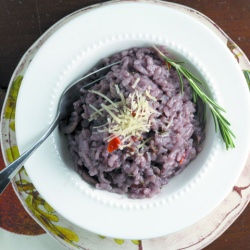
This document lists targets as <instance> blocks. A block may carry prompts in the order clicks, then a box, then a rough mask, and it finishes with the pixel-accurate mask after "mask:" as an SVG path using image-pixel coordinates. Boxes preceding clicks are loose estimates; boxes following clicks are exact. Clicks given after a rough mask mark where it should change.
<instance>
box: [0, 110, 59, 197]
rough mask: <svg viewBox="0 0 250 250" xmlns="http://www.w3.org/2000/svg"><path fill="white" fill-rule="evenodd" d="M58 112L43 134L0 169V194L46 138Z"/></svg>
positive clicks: (57, 118) (53, 127) (57, 119)
mask: <svg viewBox="0 0 250 250" xmlns="http://www.w3.org/2000/svg"><path fill="white" fill-rule="evenodd" d="M59 115H60V114H59V113H58V114H57V116H56V118H55V119H54V121H53V122H52V123H51V125H50V126H49V128H48V129H47V131H46V132H45V133H44V134H43V136H42V137H41V138H40V139H39V140H38V141H37V142H36V143H35V144H34V145H33V146H32V147H31V148H29V149H28V150H27V151H25V152H24V153H23V154H22V155H21V156H20V157H18V158H17V159H16V160H14V161H13V162H12V163H10V164H9V165H8V166H7V167H6V168H4V169H3V170H2V171H0V194H2V193H3V191H4V190H5V188H6V187H7V186H8V185H9V183H10V181H11V180H12V178H13V177H14V176H15V175H16V174H17V172H18V171H19V170H20V169H21V167H22V166H23V163H24V162H25V161H26V160H27V159H28V158H29V157H30V155H31V154H32V153H33V152H34V151H35V150H36V149H37V148H38V147H39V146H40V145H41V144H42V143H43V142H44V141H45V140H46V139H47V138H48V136H49V135H50V134H51V133H52V132H53V130H54V129H55V128H56V126H57V125H58V123H59Z"/></svg>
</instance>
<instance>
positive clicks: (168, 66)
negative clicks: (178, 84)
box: [164, 61, 171, 70]
mask: <svg viewBox="0 0 250 250" xmlns="http://www.w3.org/2000/svg"><path fill="white" fill-rule="evenodd" d="M164 64H165V65H166V66H167V68H168V70H170V69H171V64H170V63H169V62H167V61H165V62H164Z"/></svg>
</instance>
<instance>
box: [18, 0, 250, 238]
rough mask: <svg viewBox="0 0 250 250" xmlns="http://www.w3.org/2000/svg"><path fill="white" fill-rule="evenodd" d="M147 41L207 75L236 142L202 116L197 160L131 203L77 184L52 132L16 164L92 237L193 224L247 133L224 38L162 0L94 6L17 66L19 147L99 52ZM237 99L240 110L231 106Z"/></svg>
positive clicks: (243, 97)
mask: <svg viewBox="0 0 250 250" xmlns="http://www.w3.org/2000/svg"><path fill="white" fill-rule="evenodd" d="M111 13H112V15H111ZM128 17H129V18H128ZM149 17H150V18H149ZM100 20H102V21H101V22H100ZM86 24H88V25H86ZM152 44H162V45H165V46H167V47H168V48H169V51H170V53H171V54H172V55H173V57H175V58H177V59H183V60H184V61H185V62H187V64H188V65H189V67H190V69H191V70H192V71H193V72H194V73H195V74H198V75H200V76H201V77H202V78H203V79H204V80H205V81H206V82H207V84H208V87H209V91H210V92H211V95H212V96H213V98H214V99H215V100H216V102H218V103H219V104H220V105H221V106H222V107H224V108H225V109H226V111H227V113H226V116H227V118H228V120H230V121H231V122H232V130H233V132H234V133H235V134H236V137H237V138H236V140H235V144H236V148H235V149H233V150H229V151H226V150H225V146H224V144H223V142H222V140H221V139H220V136H219V135H217V134H215V132H214V125H213V121H212V119H211V116H210V114H209V113H208V120H207V128H206V134H207V138H206V141H205V143H204V150H203V151H202V152H201V153H200V154H199V155H198V157H197V158H196V159H195V160H194V161H193V162H192V163H191V164H190V165H189V167H188V168H187V169H186V170H185V171H184V172H183V173H181V174H180V175H179V176H176V177H175V178H173V179H172V180H171V181H170V183H169V184H168V185H166V186H165V187H164V188H163V189H162V192H161V193H160V194H159V195H157V196H155V197H153V198H152V199H144V200H131V199H128V198H127V197H126V196H123V195H117V194H112V193H108V192H106V191H101V190H96V189H95V188H93V187H90V186H89V185H88V184H86V183H85V182H84V181H83V180H82V179H81V178H80V176H79V175H78V174H77V173H76V172H75V171H74V170H73V169H72V167H71V161H70V159H69V157H68V153H67V150H66V147H65V142H64V139H63V138H62V136H61V135H60V133H59V131H58V130H56V131H55V132H54V133H53V135H52V136H51V137H50V138H49V139H48V140H47V141H46V142H45V143H44V144H43V145H42V146H41V147H40V148H39V149H38V150H37V152H36V153H35V154H34V155H33V156H32V157H31V158H30V159H29V160H28V161H27V162H26V163H25V168H26V171H27V173H28V175H29V177H30V178H31V180H32V182H33V184H34V185H35V187H36V188H37V190H38V191H39V193H40V194H41V195H42V196H43V197H44V198H45V199H46V201H48V202H49V203H50V205H52V206H53V207H54V208H55V209H56V211H58V213H60V214H61V215H63V216H64V217H65V218H66V219H68V220H69V221H71V222H72V223H74V224H76V225H78V226H80V227H82V228H85V229H87V230H89V231H92V232H95V233H98V234H101V235H105V236H111V237H115V238H123V239H145V238H154V237H159V236H163V235H166V234H170V233H173V232H176V231H178V230H181V229H183V228H186V227H188V226H190V225H192V224H194V223H195V222H197V221H198V220H200V219H201V218H203V217H204V216H206V215H207V214H209V213H210V212H211V211H212V210H213V209H214V208H215V207H216V206H217V205H218V204H219V203H220V202H221V201H222V200H223V199H224V198H225V196H226V195H227V193H228V192H229V190H230V189H231V187H232V186H233V184H234V183H235V181H236V180H237V178H238V176H239V175H240V173H241V170H242V168H243V167H244V164H245V162H246V157H247V154H248V152H249V141H246V140H245V138H249V130H248V128H249V125H250V120H249V117H245V121H244V123H242V122H241V120H242V114H244V113H249V107H250V105H249V98H248V92H247V87H246V84H245V80H244V77H243V74H242V72H241V70H240V67H239V66H238V64H237V63H236V61H235V59H234V57H233V56H232V54H231V53H229V51H228V49H227V48H226V47H225V45H224V44H223V43H222V42H221V40H219V39H218V37H216V36H215V35H214V34H213V33H212V32H211V31H210V30H209V29H208V28H207V27H206V26H205V25H203V24H202V23H200V22H198V21H197V20H196V19H193V18H192V17H190V16H188V15H186V14H185V13H183V12H180V11H178V10H174V9H172V8H168V6H166V5H162V6H161V5H160V4H158V5H156V4H153V3H147V2H138V3H137V2H129V1H128V2H126V1H125V2H114V3H113V4H106V5H102V6H101V7H99V8H94V9H90V10H88V11H86V12H85V13H84V14H81V15H78V16H75V17H74V18H73V19H72V20H71V21H69V22H68V23H67V24H65V25H64V26H62V27H61V28H60V29H58V30H57V31H56V32H55V33H54V34H53V35H52V36H51V37H50V38H49V39H48V40H47V41H46V42H45V43H44V44H43V45H42V46H41V48H40V49H39V50H38V52H37V54H36V55H35V56H34V58H33V60H32V62H31V63H30V65H29V67H28V69H27V71H26V73H25V76H24V79H23V83H22V85H21V89H20V91H19V95H18V100H17V108H16V135H17V142H18V147H19V149H20V151H21V152H23V151H24V150H25V149H26V148H27V147H28V146H29V145H30V144H32V143H33V142H34V141H35V140H36V139H37V138H38V137H39V136H40V135H41V134H42V133H43V131H45V130H46V128H47V127H48V125H49V123H50V122H51V120H52V119H53V116H54V114H55V111H56V107H57V102H58V99H59V97H60V94H61V93H62V91H63V90H64V88H65V87H66V86H67V85H68V84H69V83H70V82H72V81H73V80H74V79H76V78H77V77H79V76H80V75H81V74H83V73H85V72H87V71H88V70H89V69H90V68H91V67H92V66H93V65H95V63H96V62H97V61H99V60H100V59H101V58H103V57H105V56H108V55H111V54H113V53H115V52H118V51H121V50H124V49H126V48H130V47H134V46H150V45H152ZM207 48H211V49H210V50H209V51H208V50H207ZM228 86H230V87H228ZM235 88H237V93H238V98H237V99H235V98H234V97H235V96H234V94H235V92H234V89H235ZM232 100H234V101H233V102H232ZM239 106H240V107H242V113H241V112H238V111H237V107H239ZM234 161H237V162H238V164H237V166H236V165H235V164H233V163H234ZM225 175H226V178H223V177H224V176H225Z"/></svg>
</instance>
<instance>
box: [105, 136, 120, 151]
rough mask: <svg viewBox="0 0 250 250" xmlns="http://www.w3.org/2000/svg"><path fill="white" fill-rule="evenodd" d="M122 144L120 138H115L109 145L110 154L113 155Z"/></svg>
mask: <svg viewBox="0 0 250 250" xmlns="http://www.w3.org/2000/svg"><path fill="white" fill-rule="evenodd" d="M120 144H121V140H120V138H119V137H115V138H114V139H112V140H111V141H110V142H109V144H108V152H109V153H112V152H113V151H115V150H117V149H118V148H119V145H120Z"/></svg>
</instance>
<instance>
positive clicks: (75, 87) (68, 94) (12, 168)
mask: <svg viewBox="0 0 250 250" xmlns="http://www.w3.org/2000/svg"><path fill="white" fill-rule="evenodd" d="M118 63H120V61H118V62H115V63H112V64H109V65H107V66H105V67H102V68H99V69H98V70H96V71H93V72H91V73H89V74H87V75H85V76H83V77H81V78H80V79H78V80H77V81H75V82H74V83H72V84H70V85H69V87H67V88H66V89H65V90H64V91H63V93H62V95H61V97H60V100H59V103H58V107H57V113H56V116H55V118H54V121H53V122H52V123H51V125H50V126H49V128H48V129H47V131H46V132H45V133H44V135H43V136H42V137H41V138H40V139H39V140H38V141H37V142H36V143H35V144H34V145H33V146H32V147H31V148H30V149H28V150H27V151H25V152H24V153H23V154H22V155H21V156H20V157H19V158H17V159H16V160H15V161H13V162H12V163H11V164H9V165H8V166H7V167H6V168H4V169H3V170H2V171H0V194H2V192H3V191H4V190H5V188H6V187H7V186H8V184H9V183H10V181H11V180H12V178H13V177H14V176H15V175H16V174H17V172H18V171H19V170H20V168H21V167H22V166H23V163H24V162H25V161H26V160H27V159H28V158H29V157H30V156H31V154H32V153H33V152H34V151H35V150H36V149H37V148H38V147H39V146H40V145H41V144H42V143H43V142H44V141H45V140H46V139H47V138H48V136H49V135H50V134H51V133H52V132H53V130H54V129H55V128H56V127H57V125H58V124H59V122H60V121H62V120H63V119H65V118H66V117H67V116H68V115H69V113H70V111H71V110H72V108H73V105H72V103H73V102H74V101H76V100H77V99H78V98H79V96H80V88H86V87H90V86H91V85H93V84H94V83H96V82H98V81H100V80H101V79H102V78H99V79H96V80H94V81H91V82H90V83H87V84H85V85H83V82H84V81H86V78H88V77H90V76H92V75H94V74H96V73H98V72H100V71H103V70H105V69H109V68H111V67H112V66H114V65H116V64H118Z"/></svg>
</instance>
